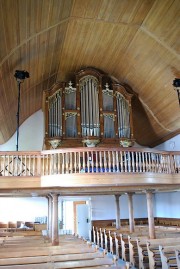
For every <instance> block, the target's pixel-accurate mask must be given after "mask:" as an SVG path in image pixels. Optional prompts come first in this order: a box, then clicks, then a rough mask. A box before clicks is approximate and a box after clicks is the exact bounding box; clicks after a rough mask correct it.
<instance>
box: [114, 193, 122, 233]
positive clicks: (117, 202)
mask: <svg viewBox="0 0 180 269" xmlns="http://www.w3.org/2000/svg"><path fill="white" fill-rule="evenodd" d="M120 196H121V195H119V194H116V195H115V200H116V229H120V227H121V221H120V206H119V197H120Z"/></svg>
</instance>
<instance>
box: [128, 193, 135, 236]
mask: <svg viewBox="0 0 180 269" xmlns="http://www.w3.org/2000/svg"><path fill="white" fill-rule="evenodd" d="M128 207H129V231H130V233H132V232H134V208H133V193H128Z"/></svg>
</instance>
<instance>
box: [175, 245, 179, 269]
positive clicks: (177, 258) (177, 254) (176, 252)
mask: <svg viewBox="0 0 180 269" xmlns="http://www.w3.org/2000/svg"><path fill="white" fill-rule="evenodd" d="M175 254H176V262H177V267H178V269H180V251H179V250H177V249H176V250H175Z"/></svg>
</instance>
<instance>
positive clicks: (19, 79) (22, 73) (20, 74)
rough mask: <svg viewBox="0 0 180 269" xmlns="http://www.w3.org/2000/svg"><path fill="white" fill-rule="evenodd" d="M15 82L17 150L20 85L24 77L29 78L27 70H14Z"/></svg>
mask: <svg viewBox="0 0 180 269" xmlns="http://www.w3.org/2000/svg"><path fill="white" fill-rule="evenodd" d="M14 76H15V78H16V80H17V84H18V110H17V114H16V118H17V144H16V151H18V143H19V112H20V85H21V83H22V82H24V80H25V78H29V73H28V72H27V71H24V70H23V71H22V70H16V71H15V74H14Z"/></svg>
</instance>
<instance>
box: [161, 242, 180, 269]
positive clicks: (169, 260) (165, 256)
mask: <svg viewBox="0 0 180 269" xmlns="http://www.w3.org/2000/svg"><path fill="white" fill-rule="evenodd" d="M176 249H178V250H180V245H176V246H159V251H160V256H161V263H162V268H163V269H169V268H171V269H177V260H176V254H175V250H176Z"/></svg>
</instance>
